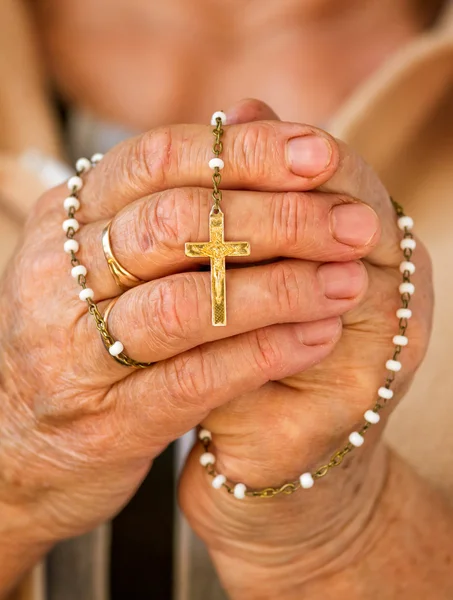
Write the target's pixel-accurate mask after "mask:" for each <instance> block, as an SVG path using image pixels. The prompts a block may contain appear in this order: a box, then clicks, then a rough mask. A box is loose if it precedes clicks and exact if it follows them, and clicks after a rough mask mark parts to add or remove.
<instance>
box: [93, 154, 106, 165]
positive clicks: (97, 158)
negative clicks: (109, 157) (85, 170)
mask: <svg viewBox="0 0 453 600" xmlns="http://www.w3.org/2000/svg"><path fill="white" fill-rule="evenodd" d="M103 158H104V155H103V154H102V153H101V152H96V154H93V156H92V157H91V163H92V164H93V165H97V164H98V162H100V161H101V160H102V159H103Z"/></svg>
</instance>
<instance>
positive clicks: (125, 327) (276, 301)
mask: <svg viewBox="0 0 453 600" xmlns="http://www.w3.org/2000/svg"><path fill="white" fill-rule="evenodd" d="M366 277H367V276H366V269H365V268H364V266H363V264H362V263H360V262H349V263H326V264H323V265H319V264H317V263H313V262H305V261H297V260H285V261H281V262H278V263H274V264H271V265H264V266H257V267H251V268H245V269H232V270H229V271H228V273H227V288H228V289H227V297H228V301H227V313H228V326H227V327H213V326H212V324H211V274H210V273H206V272H204V273H180V274H178V275H174V276H172V277H166V278H164V279H160V280H157V281H154V282H151V283H146V284H143V285H141V286H139V287H137V288H134V289H133V290H129V291H128V292H126V293H125V294H123V295H122V296H120V297H119V299H118V301H117V303H116V304H115V306H114V307H113V309H112V311H111V313H110V315H109V320H108V327H109V331H110V333H111V334H112V336H113V337H114V339H116V340H119V341H121V342H122V343H123V345H124V347H125V351H126V353H127V354H128V355H129V356H131V357H132V358H134V359H136V360H139V361H143V362H155V361H160V360H164V359H166V358H169V357H171V356H175V355H176V354H179V353H181V352H185V351H187V350H189V349H191V348H194V347H196V346H199V345H201V344H204V343H207V342H211V341H215V340H219V339H222V338H224V337H231V336H234V335H238V334H241V333H245V332H247V331H251V330H253V329H259V328H262V327H266V326H268V325H273V324H275V323H295V322H302V321H304V322H305V321H315V320H320V319H325V318H328V317H332V316H338V315H341V314H343V313H344V312H345V311H347V310H350V309H351V308H353V307H354V306H356V304H357V303H358V302H360V298H361V297H362V296H363V294H364V293H365V291H366V286H367V279H366ZM102 308H103V307H101V309H102ZM93 334H94V327H93V323H92V318H91V315H85V316H84V318H83V319H82V320H81V321H80V322H79V327H78V330H77V333H76V338H77V339H76V341H78V338H79V337H80V343H81V344H82V343H83V344H85V347H86V340H87V339H93ZM91 352H92V354H91V355H89V353H88V352H87V355H86V357H85V361H86V363H87V364H88V371H87V375H88V376H91V377H94V375H93V373H95V374H98V375H99V377H100V378H101V381H102V382H103V384H106V383H108V382H111V381H112V380H116V379H120V378H122V377H124V376H125V375H126V374H128V373H127V369H125V368H124V367H121V366H120V365H118V364H117V363H116V362H115V361H113V360H112V358H111V357H110V356H109V354H108V353H107V352H106V350H105V348H103V345H102V343H101V341H100V340H99V339H98V338H97V337H96V338H95V339H93V344H92V346H91ZM125 372H126V373H125Z"/></svg>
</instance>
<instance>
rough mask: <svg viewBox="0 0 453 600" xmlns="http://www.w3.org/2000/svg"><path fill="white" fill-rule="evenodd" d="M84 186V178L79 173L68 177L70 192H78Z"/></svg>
mask: <svg viewBox="0 0 453 600" xmlns="http://www.w3.org/2000/svg"><path fill="white" fill-rule="evenodd" d="M82 188H83V181H82V178H81V177H79V176H78V175H74V176H73V177H70V178H69V179H68V190H69V191H70V192H78V191H80V190H81V189H82Z"/></svg>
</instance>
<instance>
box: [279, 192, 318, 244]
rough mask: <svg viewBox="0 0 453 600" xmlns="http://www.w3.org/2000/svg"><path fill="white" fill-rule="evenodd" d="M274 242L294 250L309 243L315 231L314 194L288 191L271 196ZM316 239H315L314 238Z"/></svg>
mask: <svg viewBox="0 0 453 600" xmlns="http://www.w3.org/2000/svg"><path fill="white" fill-rule="evenodd" d="M271 206H272V208H271V213H272V223H273V225H274V226H273V228H272V232H273V239H272V241H273V243H274V244H276V245H278V246H280V247H281V245H282V243H283V244H284V246H285V248H288V249H291V250H294V249H296V250H297V249H298V248H300V247H301V246H302V245H303V246H304V247H306V246H307V245H309V243H310V240H309V237H308V236H309V234H310V233H311V235H312V236H313V233H314V231H315V228H314V225H315V202H314V198H313V195H312V194H309V193H306V194H299V193H297V192H287V193H284V194H281V193H280V194H273V195H272V198H271ZM313 241H314V240H313Z"/></svg>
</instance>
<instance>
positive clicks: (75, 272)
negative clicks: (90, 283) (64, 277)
mask: <svg viewBox="0 0 453 600" xmlns="http://www.w3.org/2000/svg"><path fill="white" fill-rule="evenodd" d="M86 274H87V269H86V267H84V266H83V265H76V266H75V267H72V269H71V275H72V276H73V277H74V279H78V278H79V277H80V275H82V276H83V277H85V275H86Z"/></svg>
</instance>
